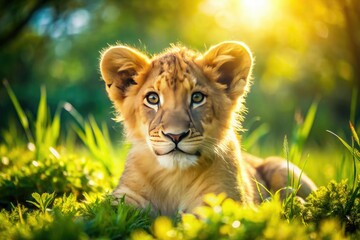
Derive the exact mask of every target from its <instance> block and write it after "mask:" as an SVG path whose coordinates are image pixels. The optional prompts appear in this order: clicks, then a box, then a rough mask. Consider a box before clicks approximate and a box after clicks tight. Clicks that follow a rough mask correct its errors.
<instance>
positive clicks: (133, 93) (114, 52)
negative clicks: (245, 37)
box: [101, 42, 252, 168]
mask: <svg viewBox="0 0 360 240" xmlns="http://www.w3.org/2000/svg"><path fill="white" fill-rule="evenodd" d="M251 64H252V58H251V54H250V53H249V51H248V50H247V48H246V47H245V46H244V45H243V44H240V43H238V42H224V43H221V44H219V45H216V46H215V47H213V48H211V49H210V50H209V51H208V52H206V53H205V54H204V55H199V54H194V53H193V52H191V51H189V50H187V49H185V48H179V47H173V48H172V49H169V50H168V51H166V52H165V53H163V54H161V55H159V56H156V57H154V58H153V59H151V60H150V59H148V58H147V57H146V56H145V55H143V54H141V53H139V52H137V51H136V50H134V49H131V48H128V47H125V46H117V47H111V48H109V49H108V50H106V51H105V52H104V53H103V55H102V59H101V72H102V76H103V78H104V80H105V82H106V86H107V88H106V89H107V91H108V93H109V97H110V99H111V100H112V101H113V103H114V105H115V107H116V109H117V111H118V112H119V113H120V114H121V117H122V118H123V119H124V125H125V127H126V131H127V134H128V137H129V138H130V139H131V140H132V141H133V142H134V144H138V145H139V151H141V148H142V147H144V145H142V143H145V144H147V146H148V147H149V148H150V149H151V150H152V152H153V153H154V155H155V156H156V158H157V160H158V162H159V163H160V165H162V166H163V167H166V168H176V167H177V168H187V167H189V166H192V165H195V164H197V163H198V161H199V159H200V158H201V156H204V155H210V157H211V154H214V153H216V152H217V151H216V149H217V148H218V146H219V145H221V144H220V143H221V140H222V139H223V138H224V137H225V136H224V135H225V134H226V132H227V130H229V129H230V128H231V121H232V115H233V112H234V111H235V109H236V107H237V103H238V102H239V99H240V98H241V97H242V95H243V94H244V92H245V91H246V87H247V85H248V84H247V83H248V75H249V72H250V70H251ZM145 147H146V146H145Z"/></svg>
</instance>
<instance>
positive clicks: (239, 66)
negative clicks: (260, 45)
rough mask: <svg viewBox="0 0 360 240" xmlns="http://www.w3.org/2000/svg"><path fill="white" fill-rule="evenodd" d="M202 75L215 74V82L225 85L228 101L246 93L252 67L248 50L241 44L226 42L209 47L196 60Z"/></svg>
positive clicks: (251, 59)
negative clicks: (201, 69)
mask: <svg viewBox="0 0 360 240" xmlns="http://www.w3.org/2000/svg"><path fill="white" fill-rule="evenodd" d="M198 62H199V63H200V65H201V66H202V68H203V71H204V73H205V74H206V72H215V78H216V81H217V82H218V83H220V84H222V85H225V89H226V92H227V94H228V96H229V97H230V99H232V100H237V99H238V98H239V97H240V96H242V95H243V94H244V93H246V91H247V88H248V86H249V78H250V75H251V69H252V65H253V57H252V54H251V52H250V50H249V48H248V47H247V46H246V45H245V44H244V43H241V42H236V41H226V42H221V43H219V44H217V45H215V46H213V47H211V48H210V49H209V50H208V51H207V52H206V53H205V54H203V56H202V57H201V58H200V59H198Z"/></svg>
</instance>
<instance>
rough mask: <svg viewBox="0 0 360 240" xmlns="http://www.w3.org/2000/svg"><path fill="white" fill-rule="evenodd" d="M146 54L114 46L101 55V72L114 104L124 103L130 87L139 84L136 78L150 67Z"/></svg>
mask: <svg viewBox="0 0 360 240" xmlns="http://www.w3.org/2000/svg"><path fill="white" fill-rule="evenodd" d="M149 62H150V61H149V59H148V57H147V56H145V55H144V54H142V53H140V52H138V51H137V50H135V49H132V48H129V47H127V46H114V47H110V48H108V49H106V50H105V51H104V52H103V53H102V55H101V61H100V71H101V75H102V78H103V79H104V81H105V84H106V91H107V92H108V94H109V98H110V99H111V100H112V101H113V102H118V101H120V102H121V101H122V100H123V99H124V98H125V97H126V93H127V90H128V88H129V87H131V86H132V85H136V84H138V82H136V79H135V78H136V76H137V75H138V74H139V72H141V71H142V70H145V69H146V68H147V67H148V66H149Z"/></svg>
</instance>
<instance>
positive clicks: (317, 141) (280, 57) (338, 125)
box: [0, 0, 360, 154]
mask: <svg viewBox="0 0 360 240" xmlns="http://www.w3.org/2000/svg"><path fill="white" fill-rule="evenodd" d="M359 26H360V4H359V2H358V1H357V0H302V1H297V0H219V1H216V0H183V1H168V0H158V1H150V0H103V1H95V0H71V1H70V0H62V1H58V0H37V1H36V0H17V1H7V0H2V1H0V78H1V80H3V79H6V80H7V81H8V82H9V83H10V85H11V87H12V88H13V89H14V92H15V93H16V95H17V97H18V99H19V101H20V103H21V105H22V106H23V108H25V109H27V110H28V111H29V112H36V109H37V105H38V102H39V99H40V86H45V87H46V90H47V98H48V103H49V106H50V109H51V110H52V111H55V109H56V108H57V106H58V105H59V104H61V103H62V102H69V103H71V104H72V105H73V106H74V107H75V108H76V109H77V110H78V111H79V112H80V114H81V115H82V116H87V115H89V114H92V115H94V116H95V118H96V119H97V121H99V122H101V121H107V122H108V123H109V126H110V128H111V129H114V130H115V131H113V132H115V133H118V135H120V134H121V128H120V127H117V125H118V124H116V123H114V122H113V121H111V117H113V110H112V108H111V104H110V102H109V101H108V99H107V96H106V93H105V89H104V85H103V82H102V81H101V77H100V74H99V67H98V62H99V55H100V54H99V52H100V51H101V50H102V49H103V48H105V47H107V46H108V45H113V44H116V43H124V44H128V45H130V46H134V47H137V48H140V49H141V50H143V51H144V52H147V53H148V54H149V55H152V54H155V53H157V52H159V51H162V50H163V49H164V48H166V47H168V46H169V44H170V43H178V42H179V43H182V44H183V45H185V46H188V47H189V48H192V49H195V50H198V51H205V50H206V49H207V48H208V47H210V46H211V45H213V44H216V43H218V42H220V41H223V40H239V41H243V42H245V43H246V44H247V45H248V46H249V47H250V49H251V50H252V52H253V54H254V56H255V57H256V65H255V68H254V73H253V79H254V80H253V81H254V84H253V86H252V90H251V93H250V94H249V95H248V98H247V106H248V109H249V110H248V113H247V115H246V121H245V123H244V126H245V128H248V129H249V130H248V131H249V132H251V131H252V129H256V128H258V127H259V126H266V127H264V128H263V129H266V131H265V132H266V134H265V133H264V134H263V136H262V137H261V139H259V144H257V146H258V148H257V150H254V151H257V152H258V153H259V154H267V153H271V154H273V153H274V154H279V153H281V151H282V144H283V139H284V136H285V135H289V136H290V135H291V134H292V131H293V129H294V126H295V125H296V124H299V123H301V121H302V119H303V118H304V116H305V115H306V112H307V110H308V109H309V107H310V105H311V104H312V103H313V102H317V101H318V102H319V105H318V110H317V114H316V118H315V121H314V125H313V128H312V131H311V134H310V137H309V138H308V143H307V144H308V145H307V146H309V148H314V149H315V148H316V149H322V151H323V152H326V151H331V149H333V148H334V147H335V146H337V147H340V148H341V147H342V146H341V145H340V146H339V144H338V140H337V139H336V138H334V137H333V136H332V135H330V134H329V133H328V132H326V130H331V131H333V132H336V133H338V134H340V135H341V136H344V137H345V138H347V139H349V137H347V136H350V134H349V132H350V130H349V127H348V121H349V120H350V119H352V120H353V121H354V122H355V124H356V123H357V122H358V120H359V115H360V111H359V108H358V107H357V108H356V109H355V111H353V115H352V116H350V115H351V114H350V112H351V111H350V105H351V104H350V103H351V99H352V96H354V94H356V92H358V90H359V89H360V27H359ZM357 102H358V104H357V106H360V105H359V101H358V100H357ZM354 112H355V113H356V115H355V116H354ZM62 118H65V119H67V118H69V116H68V114H66V112H65V113H63V114H62ZM14 121H17V118H16V113H15V110H14V107H13V106H12V104H11V101H10V99H9V96H8V95H7V92H6V90H5V88H4V86H3V84H1V86H0V124H1V125H0V129H6V128H7V127H8V126H9V123H11V122H14ZM64 122H65V123H66V122H67V120H65V121H63V123H64ZM64 129H66V128H64ZM245 134H247V133H245ZM259 146H260V147H259ZM259 149H260V150H259ZM320 152H321V151H320Z"/></svg>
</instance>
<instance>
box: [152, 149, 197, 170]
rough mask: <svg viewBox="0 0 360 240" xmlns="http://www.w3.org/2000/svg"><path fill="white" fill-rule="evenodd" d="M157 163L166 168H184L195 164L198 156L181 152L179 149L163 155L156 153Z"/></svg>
mask: <svg viewBox="0 0 360 240" xmlns="http://www.w3.org/2000/svg"><path fill="white" fill-rule="evenodd" d="M156 158H157V160H158V161H159V164H160V165H161V166H162V167H164V168H167V169H176V168H178V169H186V168H188V167H191V166H194V165H196V163H197V161H198V158H199V157H198V156H196V155H191V154H186V153H182V152H179V151H175V152H171V153H169V154H165V155H158V156H157V157H156Z"/></svg>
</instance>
